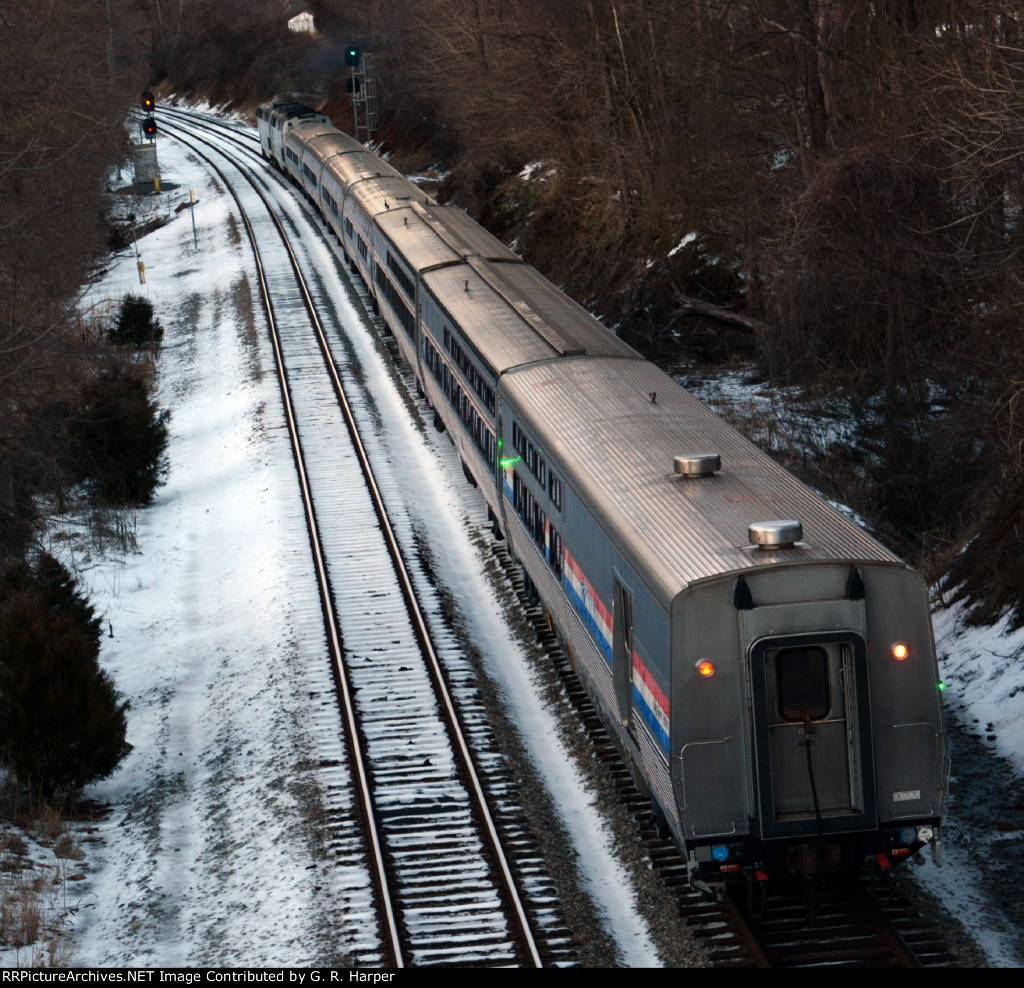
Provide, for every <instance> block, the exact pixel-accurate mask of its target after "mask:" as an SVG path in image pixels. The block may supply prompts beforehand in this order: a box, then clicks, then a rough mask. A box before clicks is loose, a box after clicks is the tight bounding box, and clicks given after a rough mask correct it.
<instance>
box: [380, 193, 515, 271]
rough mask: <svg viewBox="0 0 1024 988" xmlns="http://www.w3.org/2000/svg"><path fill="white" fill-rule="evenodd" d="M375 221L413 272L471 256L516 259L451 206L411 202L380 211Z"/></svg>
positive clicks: (462, 213)
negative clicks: (405, 207) (405, 205)
mask: <svg viewBox="0 0 1024 988" xmlns="http://www.w3.org/2000/svg"><path fill="white" fill-rule="evenodd" d="M377 223H378V224H379V225H380V228H381V229H382V230H383V231H384V232H385V233H386V234H387V235H388V237H389V238H390V239H391V242H392V243H393V244H394V245H395V247H396V248H397V249H398V250H399V251H400V252H401V254H402V256H403V257H404V258H405V259H406V261H408V262H409V264H410V265H411V266H412V268H413V270H414V271H416V272H419V271H422V270H423V269H425V268H432V267H436V266H438V265H441V264H454V263H457V262H459V261H462V260H463V259H464V258H466V257H470V256H481V257H486V258H500V259H502V260H512V261H516V260H518V258H516V255H515V254H513V253H512V251H510V250H509V249H508V247H506V246H505V245H504V244H503V243H502V242H501V241H500V240H498V238H497V237H495V236H493V235H491V234H490V233H488V232H487V231H486V230H484V229H482V228H481V227H479V226H477V225H476V224H475V223H474V222H473V221H472V220H471V219H470V218H469V217H468V216H466V214H465V213H464V212H462V210H461V209H457V208H456V207H454V206H439V205H437V204H436V203H430V202H424V203H419V202H415V203H410V204H409V208H408V209H392V210H389V211H388V212H386V213H381V214H379V215H378V217H377Z"/></svg>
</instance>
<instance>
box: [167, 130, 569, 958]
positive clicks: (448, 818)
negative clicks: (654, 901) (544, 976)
mask: <svg viewBox="0 0 1024 988" xmlns="http://www.w3.org/2000/svg"><path fill="white" fill-rule="evenodd" d="M163 129H164V130H165V131H166V130H167V128H166V127H164V128H163ZM169 132H171V133H172V136H173V129H172V130H171V131H169ZM177 139H179V140H183V141H184V142H185V143H186V144H188V145H189V146H190V147H191V149H192V150H193V151H194V152H195V153H197V154H199V155H200V156H201V157H203V158H204V159H205V160H206V161H207V162H208V163H209V164H210V167H211V168H213V169H214V170H215V172H216V173H217V174H218V175H219V177H220V179H221V181H222V182H224V184H225V185H226V186H227V187H228V188H229V189H230V190H231V192H232V195H233V196H234V197H235V199H236V202H237V203H238V207H239V211H240V212H241V214H242V219H243V223H244V225H245V227H246V230H247V232H248V234H249V237H250V240H251V242H252V245H253V253H254V256H255V257H256V264H257V268H258V272H259V281H260V291H261V294H262V297H263V304H264V308H265V310H266V313H267V319H268V324H269V326H270V329H271V337H272V341H273V347H274V353H275V362H276V365H277V369H278V374H279V376H280V381H281V393H282V400H283V403H284V406H285V410H286V417H287V419H288V429H289V433H290V435H291V441H292V447H293V451H294V454H295V460H296V466H297V470H298V473H299V479H300V486H301V488H302V494H303V504H304V509H303V510H304V512H305V515H306V519H307V526H308V529H309V533H310V544H311V547H312V551H313V556H314V560H315V568H316V572H317V580H318V584H319V586H320V595H321V600H322V602H323V615H324V621H325V628H326V634H327V640H328V646H329V651H330V654H331V663H332V668H333V674H334V678H335V681H336V684H337V690H338V695H339V703H340V705H341V708H342V712H343V720H344V729H345V734H346V738H347V739H348V749H349V759H350V762H351V765H352V774H353V776H354V778H355V780H356V781H355V784H354V788H355V790H356V791H357V792H358V795H359V800H360V803H361V805H362V807H363V811H362V818H363V819H362V828H361V829H362V832H363V843H364V845H365V846H364V848H363V850H364V851H365V853H366V855H367V857H368V859H369V860H371V861H372V862H373V863H372V865H371V866H370V871H371V874H372V876H373V877H372V883H373V889H374V892H373V897H374V900H375V902H376V903H377V907H378V915H379V919H378V926H379V936H380V947H379V949H375V948H373V947H372V946H370V947H369V948H368V949H367V950H366V952H365V953H364V954H363V955H361V956H358V957H356V958H355V959H356V960H357V961H358V962H360V963H367V964H372V963H380V964H382V965H385V966H396V967H402V966H423V965H451V964H458V965H460V966H465V965H470V964H472V965H525V966H535V967H540V966H543V965H544V963H546V962H547V963H556V964H565V963H571V959H572V950H571V946H570V945H569V944H568V943H567V937H566V931H565V930H564V928H563V927H562V924H561V922H560V920H559V919H558V916H557V910H556V909H555V908H553V907H552V904H551V901H550V899H551V896H550V893H551V888H550V882H549V881H548V880H547V879H546V877H545V875H544V873H543V871H542V870H541V869H538V868H537V867H536V861H535V854H534V852H532V850H531V847H530V842H529V838H528V835H526V834H524V832H523V828H522V827H521V826H520V825H519V824H518V823H517V822H516V817H517V815H518V814H517V813H516V810H515V808H514V806H512V805H510V804H509V799H508V794H507V793H506V792H504V791H503V790H504V785H503V783H502V782H501V780H500V778H499V776H500V770H499V771H495V770H493V769H492V770H490V772H489V775H490V778H489V779H488V780H486V781H488V782H489V784H490V785H491V786H492V788H497V789H499V790H502V792H501V803H502V807H501V809H500V810H499V811H498V813H497V814H495V813H493V812H492V811H491V809H490V807H489V805H488V798H487V795H486V793H485V784H484V780H482V779H481V778H480V776H479V775H478V770H477V768H476V766H475V765H474V759H473V756H472V753H471V750H470V744H469V742H468V741H467V739H466V736H465V732H464V731H463V729H462V727H461V725H460V715H459V712H458V711H457V710H456V707H455V703H454V701H453V700H452V697H451V695H450V692H449V690H448V688H447V685H446V682H445V673H444V670H443V668H442V665H441V662H440V660H439V657H438V654H437V650H436V649H435V647H434V644H433V641H432V638H431V632H430V629H429V627H428V622H427V620H426V618H425V616H424V614H423V613H422V611H421V608H420V605H419V602H418V600H417V597H416V593H415V590H414V587H413V580H412V577H411V575H410V573H409V571H408V569H407V567H406V565H405V562H404V560H403V558H402V552H401V548H400V546H399V542H398V539H397V537H396V535H395V532H394V530H393V528H392V525H391V523H390V521H389V519H388V515H387V512H386V510H385V508H384V501H383V498H382V496H381V493H380V491H379V489H378V488H377V485H376V483H375V481H374V480H373V476H372V470H371V469H370V463H369V458H368V456H367V453H366V450H365V448H364V447H363V444H362V441H361V440H360V438H359V435H358V429H357V428H356V421H355V416H354V414H353V411H352V408H351V406H350V403H349V401H348V399H347V398H346V396H345V393H344V388H343V387H342V382H341V379H340V376H339V374H338V370H337V368H336V367H335V363H334V360H333V358H332V357H331V352H330V346H329V343H328V340H327V337H326V334H325V332H324V330H323V327H322V326H321V325H320V323H319V320H318V318H317V316H316V311H315V305H314V304H313V300H312V297H311V296H310V293H309V291H308V289H307V288H306V287H305V283H304V281H303V279H302V276H301V271H300V268H299V264H298V261H297V259H296V258H295V255H294V254H293V253H292V251H291V248H290V247H289V246H288V242H287V241H288V238H287V235H286V232H285V230H284V227H283V225H282V224H281V223H280V221H279V220H278V219H277V217H276V216H275V215H274V210H273V209H272V207H271V205H270V203H269V202H268V201H267V198H266V197H265V196H264V194H263V193H262V192H261V191H260V190H259V188H258V184H257V182H256V181H254V180H253V178H251V177H250V176H248V175H247V174H246V173H245V172H244V171H243V172H242V175H243V177H245V178H246V180H247V181H248V182H249V184H250V185H251V186H252V188H253V189H254V190H255V192H256V194H257V195H258V196H259V198H260V199H261V200H262V201H263V204H264V206H265V207H266V209H267V212H268V214H269V215H270V216H271V217H272V218H273V220H274V223H275V226H276V228H277V232H278V235H279V236H280V238H281V241H282V243H284V244H285V246H286V250H287V252H288V255H289V258H290V263H291V266H292V270H293V278H294V283H293V288H292V292H293V293H294V291H295V288H294V286H295V285H297V286H298V292H299V294H300V295H301V299H302V304H303V306H304V308H305V310H306V312H307V314H308V319H309V324H310V325H311V326H312V327H313V328H312V331H310V330H309V328H308V327H307V328H306V330H305V332H302V331H299V332H298V333H294V332H291V333H290V332H288V331H281V330H280V329H279V326H278V320H277V319H276V318H275V302H274V300H273V299H274V298H275V297H276V298H280V297H281V290H282V286H281V285H280V284H279V283H278V284H276V285H275V286H274V287H273V288H272V287H271V286H270V284H269V281H270V280H272V279H271V277H269V276H268V275H267V274H266V272H265V270H264V265H263V263H262V260H261V253H260V246H258V245H257V242H256V241H257V237H256V233H255V232H254V230H253V224H252V223H251V222H250V220H249V218H248V217H247V216H246V209H245V206H244V204H243V202H242V198H241V197H240V196H239V194H238V193H237V192H236V191H235V190H234V189H233V188H232V184H233V183H232V181H231V180H229V179H228V177H227V175H226V174H225V172H224V170H223V169H221V168H220V167H218V166H217V165H216V164H215V163H214V162H213V160H212V159H211V158H210V157H209V156H208V155H207V154H205V153H204V152H202V151H200V150H199V149H198V147H197V142H202V143H205V144H207V145H208V146H210V147H213V145H212V144H211V143H210V142H209V141H207V140H206V139H205V138H202V137H199V136H197V135H194V134H193V135H191V140H186V139H185V137H184V135H183V134H178V135H177ZM215 150H217V152H218V153H219V154H221V155H224V156H225V157H227V156H226V155H225V152H224V151H223V150H222V149H220V148H215ZM235 167H237V166H235ZM277 280H278V282H279V281H280V277H279V276H278V277H277ZM310 340H315V341H316V342H315V343H310ZM325 371H326V374H325ZM314 374H316V375H318V377H319V378H320V379H321V380H322V381H323V380H327V378H328V376H329V379H330V386H331V390H332V392H333V396H334V398H333V401H332V402H331V405H332V408H331V409H327V407H326V403H325V401H324V396H323V394H322V393H317V386H316V385H312V390H310V387H311V386H310V385H309V383H308V381H309V379H311V378H312V376H313V375H314ZM338 409H340V410H341V411H340V414H341V416H343V418H344V423H345V427H346V431H347V432H348V436H347V437H346V438H345V442H344V444H343V443H342V437H341V436H339V435H338V421H337V420H338V415H339V412H338ZM324 435H328V436H331V437H332V438H331V440H330V442H329V443H324V442H323V441H322V437H323V436H324ZM310 437H316V438H314V441H312V442H311V441H310ZM343 445H344V447H345V449H344V451H342V452H341V455H340V456H339V449H340V448H341V447H342V446H343ZM369 517H373V518H374V519H375V523H373V524H368V523H367V519H368V518H369ZM332 584H333V586H332ZM335 588H337V592H336V591H335ZM470 716H472V715H470ZM472 733H473V734H474V735H475V736H476V737H477V739H480V738H481V737H484V738H485V736H486V731H481V730H480V728H479V725H477V726H476V727H475V729H474V730H473V732H472ZM356 741H358V743H355V742H356ZM490 757H491V758H496V757H497V756H496V755H495V753H493V752H492V753H491V755H490ZM496 817H500V818H501V819H500V821H499V820H496ZM509 836H510V837H511V838H512V839H513V840H514V841H515V842H516V851H515V855H514V857H515V858H517V859H519V866H518V867H517V866H516V862H515V861H514V860H511V859H512V858H513V855H510V854H508V853H506V851H505V849H504V846H503V837H504V838H507V837H509ZM521 886H522V890H521ZM537 929H539V930H540V934H539V935H538V933H537V932H535V930H537ZM542 954H543V956H542Z"/></svg>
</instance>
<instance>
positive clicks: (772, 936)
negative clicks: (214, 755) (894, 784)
mask: <svg viewBox="0 0 1024 988" xmlns="http://www.w3.org/2000/svg"><path fill="white" fill-rule="evenodd" d="M256 153H258V152H256ZM495 551H496V554H497V556H498V559H499V561H500V562H501V563H502V565H503V566H504V568H505V570H506V573H507V575H508V577H509V579H510V581H511V583H512V585H513V587H514V588H515V589H517V590H520V591H522V592H521V594H520V596H521V601H522V603H523V607H524V610H525V611H526V613H527V615H528V617H529V618H530V619H531V621H532V622H533V624H534V628H535V631H536V633H537V636H538V638H539V640H540V641H541V643H542V644H543V645H544V646H545V647H546V648H547V649H548V651H549V655H550V657H551V660H552V662H553V664H554V666H555V668H556V669H557V670H558V675H559V676H560V678H561V679H562V682H563V685H564V687H565V690H566V693H567V695H568V696H569V698H570V700H571V702H572V703H573V705H574V706H575V707H576V708H577V711H578V713H579V715H580V717H581V719H582V722H583V723H584V725H585V726H586V727H587V729H588V730H589V732H590V735H591V738H592V740H593V743H594V748H595V751H596V753H597V756H598V758H599V760H600V761H601V762H603V763H604V765H605V767H606V770H607V772H608V774H609V776H610V777H611V778H612V779H613V780H614V781H615V783H616V785H617V786H618V791H619V798H620V800H621V801H622V803H623V805H624V806H626V807H627V808H628V810H629V812H630V813H631V814H632V815H633V818H634V820H635V823H636V827H637V833H638V836H639V838H640V839H641V840H642V841H643V842H644V844H645V846H646V848H647V852H648V854H649V857H650V862H651V868H652V869H653V870H654V872H655V873H656V874H657V875H658V876H659V878H660V880H661V882H662V883H663V884H664V885H665V887H666V888H668V889H669V890H670V891H671V892H672V894H673V895H674V897H675V899H676V901H677V902H678V909H679V915H680V919H681V921H682V922H685V923H686V924H687V926H688V927H689V928H690V930H691V931H692V932H693V933H694V934H695V936H696V937H697V938H698V939H699V940H701V941H702V942H703V944H704V946H705V949H706V951H707V955H708V958H709V963H710V964H711V966H713V967H718V968H730V967H799V966H843V967H847V966H856V967H912V966H929V967H931V966H955V965H956V960H955V958H954V957H952V956H951V954H950V952H949V950H948V949H947V947H946V946H945V944H944V942H943V940H942V938H941V936H939V935H938V934H937V933H936V932H935V931H934V930H932V929H931V928H930V927H929V926H928V924H927V923H926V922H925V921H923V920H922V919H921V918H920V917H919V916H917V915H916V913H915V911H914V910H913V908H912V907H911V906H910V905H909V904H908V903H907V902H906V901H905V900H903V899H902V898H901V897H900V896H899V895H898V893H896V892H895V891H893V890H891V889H884V890H878V889H874V890H866V889H865V888H863V887H861V886H857V885H852V886H849V887H847V888H837V889H833V890H830V891H829V892H828V893H827V894H822V895H821V896H819V897H817V899H816V900H815V903H814V909H813V911H812V910H811V908H810V906H809V905H808V902H807V900H806V898H805V897H804V896H803V894H802V891H801V892H799V893H797V894H796V895H794V896H788V895H784V894H781V893H780V894H776V895H773V896H771V897H770V899H769V905H768V907H767V908H766V909H765V911H764V914H763V915H761V916H759V917H757V918H755V917H753V916H751V915H750V913H749V911H747V910H745V909H744V908H743V906H742V905H741V904H739V903H737V902H736V901H733V900H727V901H726V902H724V903H717V902H713V901H709V900H707V899H706V898H705V897H703V896H701V895H700V894H699V893H696V892H694V891H692V890H691V889H690V888H689V885H688V882H687V877H686V867H685V862H684V861H683V859H682V856H681V855H680V853H679V851H678V849H677V848H676V846H675V845H674V844H673V843H672V842H671V841H669V840H665V839H662V838H660V837H659V835H658V834H657V832H656V831H655V830H654V829H653V827H652V825H651V823H650V816H651V805H650V801H649V799H648V798H647V797H646V796H645V795H644V794H643V793H641V792H639V791H638V790H637V789H636V788H635V787H634V785H633V783H632V781H631V778H630V774H629V772H628V770H627V769H626V767H625V765H624V763H623V762H622V761H621V759H620V757H619V753H618V751H617V749H616V747H615V745H614V743H613V742H612V740H611V737H610V735H609V734H608V733H607V732H606V731H605V729H604V727H603V726H602V724H601V722H600V718H599V717H598V714H597V711H596V709H595V708H594V706H593V703H592V701H591V699H590V697H589V696H588V695H587V693H586V691H585V689H584V688H583V686H582V685H581V683H580V682H579V680H578V679H577V677H576V676H575V673H574V671H573V669H572V666H571V662H570V661H569V658H568V657H567V656H566V655H565V654H564V653H563V652H562V651H561V649H560V646H559V643H558V641H557V638H556V636H555V635H554V634H553V633H552V632H551V631H550V630H549V628H548V627H547V623H546V620H545V615H544V613H543V611H542V610H541V609H539V608H536V607H533V608H531V607H530V606H529V602H528V600H527V596H526V594H525V587H524V586H523V585H522V582H521V581H520V580H519V579H518V567H517V566H516V564H515V561H514V560H512V559H511V558H510V557H509V555H508V553H507V552H506V551H505V550H504V546H503V545H502V544H501V543H496V544H495ZM364 658H365V657H364ZM369 658H371V662H370V663H369V665H372V664H373V662H372V659H373V657H372V656H369ZM396 671H397V672H399V673H401V672H402V667H401V666H399V667H398V669H397V670H396V669H394V668H392V669H390V670H386V669H375V670H373V673H372V675H371V677H370V678H368V679H367V680H365V681H364V682H363V683H362V684H361V685H360V686H359V689H360V690H364V689H365V690H367V691H368V695H369V694H373V695H375V696H376V697H379V698H380V699H379V700H378V702H380V703H382V704H384V705H386V703H385V699H384V698H387V700H388V701H390V700H392V699H394V700H396V701H400V702H403V703H405V702H406V701H405V699H404V697H403V694H402V692H401V691H402V688H403V687H404V685H405V682H404V679H403V677H402V676H396V675H395V672H396ZM378 673H380V676H379V678H373V677H374V676H376V675H377V674H378ZM368 674H369V670H368ZM401 737H402V735H394V736H392V735H382V736H381V738H380V739H379V741H380V743H382V744H384V743H387V744H389V745H390V744H391V742H393V741H395V740H396V739H401ZM406 740H408V739H406ZM389 750H390V756H389V757H390V758H391V767H390V769H389V773H390V774H391V775H392V776H393V778H394V780H395V781H396V783H397V784H398V787H399V788H398V789H397V790H396V792H401V785H402V784H404V783H409V784H410V785H412V786H414V787H420V786H422V785H425V784H426V783H420V782H417V781H415V778H416V777H415V773H414V769H415V765H411V764H408V763H409V762H410V761H414V759H410V758H408V757H406V758H403V754H405V752H403V751H402V749H401V745H400V744H399V745H398V746H397V747H396V746H394V745H391V747H390V749H389ZM417 757H418V756H417ZM425 757H426V758H431V755H430V753H429V752H428V753H427V754H426V755H425ZM431 761H432V765H431V766H430V767H431V768H435V767H438V766H435V765H434V764H433V760H432V758H431ZM446 765H447V763H446ZM447 773H448V769H447V768H446V769H444V770H442V771H441V772H440V776H441V777H443V778H447V777H448V774H447ZM428 808H437V807H436V804H435V805H430V804H429V801H428V802H427V803H425V804H424V805H416V806H414V807H412V808H409V809H410V811H409V812H407V813H406V812H396V816H395V820H396V822H399V821H400V822H401V825H402V826H403V827H406V826H407V828H408V829H406V830H405V835H406V836H407V837H408V838H409V839H410V844H409V847H408V857H409V858H410V859H411V858H412V857H415V856H416V855H417V854H419V853H421V849H422V848H423V846H424V842H423V840H422V838H423V836H424V835H426V834H429V833H430V832H431V831H430V829H429V823H430V821H429V815H430V814H429V813H426V812H421V811H425V810H427V809H428ZM451 808H452V809H454V804H453V806H452V807H451ZM457 819H458V815H457V814H456V815H455V816H452V817H451V818H450V825H451V826H453V827H456V828H457V826H458V823H457V822H456V821H457ZM421 826H423V827H424V829H423V831H422V833H421V831H420V829H419V828H420V827H421ZM467 901H468V902H469V903H471V904H475V900H473V899H472V898H470V899H468V900H467ZM427 908H430V907H427ZM488 908H489V907H488ZM488 908H485V909H484V910H483V915H487V914H488ZM475 922H476V920H474V921H473V922H471V923H470V924H469V927H472V926H473V925H474V923H475ZM554 922H555V925H556V926H557V925H558V921H557V920H556V921H554ZM467 933H468V928H467ZM553 940H554V941H555V942H558V943H560V945H561V948H562V949H565V946H566V944H567V943H568V942H569V937H568V936H567V934H566V933H565V931H564V930H562V929H561V928H559V936H555V937H553ZM421 957H422V959H421V961H420V962H421V963H431V962H433V963H439V964H443V963H448V962H446V961H445V960H443V959H440V956H439V957H438V958H435V959H433V960H431V959H430V955H429V954H428V953H424V954H422V955H421ZM469 962H470V963H488V961H486V960H482V959H481V960H479V961H476V960H471V961H469ZM493 962H495V963H500V960H495V961H493ZM559 962H564V963H571V950H569V951H568V952H567V953H566V954H565V955H564V960H562V961H559ZM456 963H460V962H456Z"/></svg>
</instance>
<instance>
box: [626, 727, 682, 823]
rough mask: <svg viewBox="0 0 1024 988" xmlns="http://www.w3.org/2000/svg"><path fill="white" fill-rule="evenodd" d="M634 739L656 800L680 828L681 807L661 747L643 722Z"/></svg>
mask: <svg viewBox="0 0 1024 988" xmlns="http://www.w3.org/2000/svg"><path fill="white" fill-rule="evenodd" d="M633 737H634V739H635V741H636V746H637V748H638V749H639V751H640V761H641V763H642V764H643V772H644V778H646V779H647V782H648V784H649V785H650V787H651V791H652V792H653V793H654V797H655V799H657V801H658V804H659V805H660V806H661V808H662V809H663V810H664V811H665V814H666V816H668V817H669V819H670V820H671V821H672V822H673V823H674V824H675V825H676V826H677V827H678V826H679V807H678V806H677V805H676V797H675V795H674V793H673V792H672V779H671V777H670V776H669V767H668V763H667V762H666V761H665V757H664V755H662V753H661V747H660V745H659V744H658V742H657V741H655V740H654V738H653V737H651V732H650V731H649V730H648V729H647V725H646V724H644V722H643V721H642V720H641V721H640V722H639V723H638V724H637V726H636V729H635V730H634V732H633Z"/></svg>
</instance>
